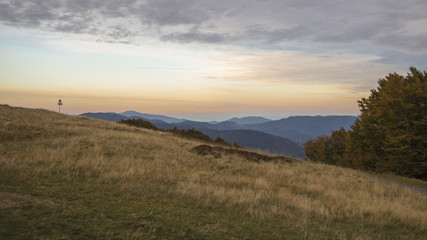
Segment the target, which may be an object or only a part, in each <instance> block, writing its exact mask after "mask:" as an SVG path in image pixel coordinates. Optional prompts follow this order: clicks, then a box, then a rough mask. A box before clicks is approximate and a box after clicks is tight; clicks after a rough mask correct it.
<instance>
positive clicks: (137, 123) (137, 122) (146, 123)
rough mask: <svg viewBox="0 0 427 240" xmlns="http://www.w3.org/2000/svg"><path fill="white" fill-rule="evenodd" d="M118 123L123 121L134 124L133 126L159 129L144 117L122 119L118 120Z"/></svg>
mask: <svg viewBox="0 0 427 240" xmlns="http://www.w3.org/2000/svg"><path fill="white" fill-rule="evenodd" d="M120 123H124V124H127V125H130V126H135V127H140V128H147V129H152V130H159V129H158V128H157V127H156V125H154V124H152V123H151V122H149V121H145V120H144V119H140V118H138V119H128V120H125V119H122V120H120Z"/></svg>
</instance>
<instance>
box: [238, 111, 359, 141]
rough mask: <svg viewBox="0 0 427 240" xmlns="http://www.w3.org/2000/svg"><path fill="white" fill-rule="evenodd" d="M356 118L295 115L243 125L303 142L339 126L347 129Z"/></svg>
mask: <svg viewBox="0 0 427 240" xmlns="http://www.w3.org/2000/svg"><path fill="white" fill-rule="evenodd" d="M356 118H357V117H356V116H295V117H288V118H283V119H280V120H276V121H271V122H267V123H261V124H251V125H245V127H247V129H252V130H258V131H261V132H266V133H270V134H273V135H276V136H281V137H286V138H289V139H292V140H294V141H296V142H300V143H304V142H306V141H307V140H308V139H310V138H315V137H317V136H321V135H330V134H331V133H332V131H333V130H338V129H340V128H341V127H343V128H345V129H349V128H350V126H351V125H352V124H353V123H354V121H355V120H356Z"/></svg>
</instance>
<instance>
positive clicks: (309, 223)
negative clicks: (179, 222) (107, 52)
mask: <svg viewBox="0 0 427 240" xmlns="http://www.w3.org/2000/svg"><path fill="white" fill-rule="evenodd" d="M199 144H200V143H199V142H197V141H193V140H188V139H182V138H179V137H176V136H173V135H170V134H167V133H163V132H155V131H151V130H144V129H137V128H134V127H129V126H125V125H120V124H117V123H109V122H104V121H97V120H91V119H86V118H81V117H72V116H66V115H60V114H56V113H53V112H49V111H45V110H31V109H23V108H12V107H6V106H1V107H0V168H1V169H2V172H9V173H13V176H14V178H15V179H16V180H17V181H18V180H22V181H28V182H30V181H31V182H32V184H34V183H35V184H37V183H40V186H42V185H43V184H45V183H46V181H48V180H49V179H60V180H54V181H53V180H52V185H55V184H61V182H66V183H67V182H68V183H75V184H76V186H78V185H79V184H80V185H81V187H82V188H83V187H84V186H87V185H90V186H91V187H95V188H98V189H104V188H108V187H107V186H114V188H112V189H113V190H111V189H110V188H108V189H109V190H108V191H109V192H108V194H111V195H112V196H118V197H119V199H120V201H127V200H129V201H130V200H132V201H133V200H135V199H136V201H145V200H147V199H155V202H163V203H172V204H173V205H174V204H175V205H177V206H180V205H182V204H184V205H185V204H187V205H189V207H192V208H194V209H193V211H196V212H197V211H199V210H200V209H201V210H200V211H202V210H203V211H202V213H201V214H210V213H211V212H210V210H206V209H210V208H211V207H212V206H215V207H218V206H220V208H223V209H234V210H233V211H235V214H236V213H237V214H241V215H242V216H243V218H245V219H246V218H247V219H249V220H248V221H249V222H248V223H245V224H249V223H250V222H251V221H254V222H257V223H262V222H264V223H265V224H266V225H265V226H264V227H263V228H262V229H263V231H267V232H268V231H270V230H269V229H268V226H269V221H277V222H278V223H277V224H282V226H283V228H286V229H290V231H292V232H294V233H295V234H296V236H297V237H296V239H301V238H305V239H318V238H333V239H395V238H407V239H417V238H420V237H426V238H427V234H426V232H427V196H426V195H424V194H423V193H420V192H417V191H414V190H412V189H410V188H407V187H404V186H401V185H397V184H393V183H388V182H385V181H381V180H379V179H377V178H375V177H372V176H371V175H370V174H368V173H363V172H360V171H355V170H350V169H343V168H338V167H334V166H328V165H322V164H317V163H311V162H306V161H297V162H294V163H273V162H269V163H264V162H262V163H255V162H250V161H247V160H245V159H243V158H241V157H238V156H226V155H225V156H222V157H221V158H215V157H213V156H199V155H197V154H195V153H193V152H191V151H190V150H191V149H192V148H193V147H195V146H197V145H199ZM80 185H79V186H80ZM46 188H48V187H46ZM5 189H9V188H7V187H5V186H3V188H2V190H1V192H0V210H2V211H3V210H7V209H12V208H13V209H15V210H14V211H17V210H16V209H19V208H20V206H21V205H22V206H23V202H28V201H32V202H33V203H32V204H34V205H37V206H38V205H40V204H47V205H48V207H52V208H53V207H55V206H56V205H58V204H65V203H61V202H58V200H55V198H54V197H46V196H31V195H28V194H26V193H22V192H21V193H19V192H14V190H13V188H11V189H9V190H7V191H6V190H5ZM46 191H47V190H46ZM57 191H59V190H57ZM106 194H107V193H106ZM67 204H69V203H67ZM70 204H71V203H70ZM45 207H46V206H45ZM226 211H228V210H226ZM180 217H182V218H183V219H184V218H186V217H188V216H184V215H183V216H180ZM12 218H13V216H12ZM250 219H252V220H250ZM0 221H1V218H0ZM202 225H203V226H200V228H198V229H199V230H198V231H199V232H198V234H202V235H201V236H204V237H201V238H208V236H213V235H212V234H213V233H221V232H224V233H225V232H227V231H230V229H228V230H227V227H226V226H227V223H226V222H225V220H224V219H220V218H218V222H214V223H202ZM154 230H155V229H154ZM150 231H151V232H144V231H142V230H138V231H134V232H133V233H132V234H131V235H129V234H130V233H125V234H122V235H120V236H119V238H135V239H137V238H140V237H143V236H149V237H150V238H154V237H153V236H162V235H161V234H160V233H159V232H153V229H151V230H150ZM170 231H172V230H170ZM271 231H272V232H271V235H269V234H268V233H267V235H264V236H271V238H273V236H275V235H274V234H273V231H277V229H271ZM0 234H1V232H0ZM110 234H111V235H108V234H107V235H103V237H105V238H115V237H117V235H114V234H113V233H110ZM203 234H204V235H203ZM0 236H1V235H0ZM95 236H96V235H95ZM227 236H228V237H230V235H225V237H227ZM242 236H244V235H241V236H240V237H237V238H243V237H242ZM278 236H280V235H278ZM228 237H227V238H228ZM288 237H289V238H291V236H288ZM160 238H180V237H179V236H178V235H173V236H172V237H165V236H163V237H160ZM218 238H221V237H218ZM279 238H280V237H279Z"/></svg>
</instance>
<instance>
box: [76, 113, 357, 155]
mask: <svg viewBox="0 0 427 240" xmlns="http://www.w3.org/2000/svg"><path fill="white" fill-rule="evenodd" d="M80 116H83V117H89V118H95V119H102V120H106V121H112V122H119V121H120V119H132V118H141V119H144V120H147V121H150V122H152V123H153V124H154V125H156V126H157V127H158V128H161V129H172V128H174V127H176V128H178V129H192V128H194V129H197V130H199V131H201V132H203V133H204V134H206V135H208V136H209V137H211V138H212V139H216V138H217V137H221V138H223V139H224V140H226V141H228V142H232V143H234V142H236V143H237V144H239V145H240V146H242V147H246V148H249V149H254V150H262V151H265V152H270V153H275V154H281V155H287V156H294V157H304V156H305V154H304V149H303V144H302V143H304V142H306V141H307V140H308V139H310V138H315V137H318V136H321V135H330V134H331V132H332V131H333V130H337V129H340V128H341V127H343V128H345V129H349V128H350V126H351V125H352V124H353V123H354V121H355V120H356V118H357V117H356V116H295V117H288V118H283V119H280V120H270V119H267V118H263V117H244V118H232V119H230V120H227V121H223V122H197V121H190V120H186V119H178V118H173V117H168V116H163V115H153V114H145V113H139V112H135V111H126V112H123V113H120V114H118V113H84V114H81V115H80Z"/></svg>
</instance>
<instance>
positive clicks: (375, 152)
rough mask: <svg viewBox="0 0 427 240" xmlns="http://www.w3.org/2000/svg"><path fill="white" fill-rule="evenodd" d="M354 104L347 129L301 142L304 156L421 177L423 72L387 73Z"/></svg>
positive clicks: (425, 137) (425, 111)
mask: <svg viewBox="0 0 427 240" xmlns="http://www.w3.org/2000/svg"><path fill="white" fill-rule="evenodd" d="M358 104H359V109H360V115H359V117H358V118H357V119H356V121H355V123H354V124H353V125H352V126H351V128H350V129H349V130H348V131H346V130H345V129H340V130H336V131H333V132H332V134H331V136H320V137H318V138H316V139H310V140H308V141H307V142H306V143H305V153H306V155H307V158H309V159H311V160H313V161H316V162H324V163H328V164H334V165H338V166H343V167H350V168H355V169H362V170H369V171H376V172H391V173H395V174H398V175H403V176H408V177H415V178H420V179H424V180H427V72H426V71H419V70H417V69H416V68H415V67H411V68H410V72H409V73H408V74H407V76H402V75H399V74H397V73H390V74H389V75H387V76H386V77H385V78H383V79H380V80H379V81H378V87H377V88H376V89H373V90H371V94H370V96H369V97H367V98H362V99H361V100H359V101H358Z"/></svg>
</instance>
